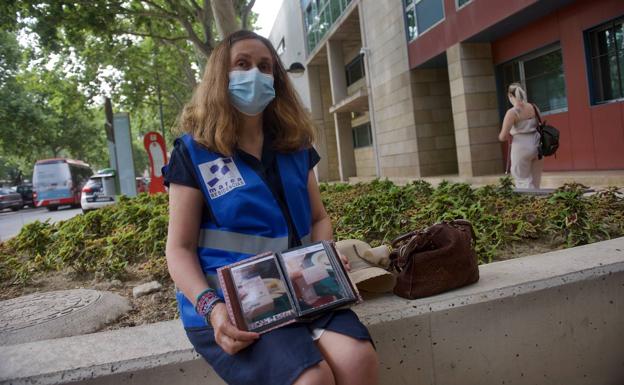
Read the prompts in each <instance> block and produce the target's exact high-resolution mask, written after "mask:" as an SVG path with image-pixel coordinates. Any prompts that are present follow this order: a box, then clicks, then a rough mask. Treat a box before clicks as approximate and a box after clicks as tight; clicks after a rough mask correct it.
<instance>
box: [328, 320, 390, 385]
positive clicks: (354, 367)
mask: <svg viewBox="0 0 624 385" xmlns="http://www.w3.org/2000/svg"><path fill="white" fill-rule="evenodd" d="M318 347H319V350H320V351H321V353H322V354H323V357H325V360H326V361H327V363H328V364H329V367H330V368H331V370H332V373H333V374H334V379H335V381H336V385H376V384H377V383H378V381H379V361H378V359H377V352H375V349H374V348H373V345H372V344H371V343H370V341H367V340H358V339H355V338H352V337H349V336H346V335H343V334H340V333H335V332H332V331H329V330H325V331H324V332H323V335H322V336H321V338H320V339H319V340H318Z"/></svg>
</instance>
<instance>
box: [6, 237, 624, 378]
mask: <svg viewBox="0 0 624 385" xmlns="http://www.w3.org/2000/svg"><path fill="white" fill-rule="evenodd" d="M355 310H356V312H357V313H358V314H359V316H360V318H361V319H362V320H363V322H364V323H365V324H367V325H368V327H369V328H370V331H371V334H372V335H373V338H374V340H375V344H376V346H377V349H378V352H379V356H380V359H381V373H382V381H381V383H382V384H419V385H420V384H444V385H448V384H451V385H452V384H462V385H466V384H501V383H505V384H531V385H534V384H566V385H574V384H587V385H590V384H591V385H600V384H613V385H618V384H621V383H622V381H623V379H624V238H618V239H615V240H611V241H606V242H600V243H595V244H593V245H587V246H583V247H578V248H574V249H567V250H560V251H556V252H551V253H546V254H542V255H536V256H531V257H525V258H520V259H514V260H509V261H505V262H497V263H492V264H489V265H484V266H481V280H480V281H479V282H478V283H477V284H475V285H472V286H469V287H466V288H462V289H459V290H455V291H452V292H448V293H444V294H442V295H438V296H434V297H429V298H424V299H420V300H414V301H408V300H404V299H402V298H399V297H395V296H391V295H386V296H380V297H377V298H372V299H370V300H368V301H366V302H365V303H364V304H362V305H360V306H358V307H357V308H355ZM74 382H78V383H80V384H90V385H91V384H163V385H164V384H176V383H180V384H182V383H184V384H222V383H223V382H222V381H221V380H220V379H219V378H218V377H217V376H216V375H215V373H214V372H213V371H212V370H211V369H210V367H209V366H208V365H207V364H206V363H204V362H203V361H202V360H201V359H200V358H198V356H197V355H196V354H195V353H194V352H193V350H192V348H191V346H190V344H189V343H188V342H187V340H186V336H185V334H184V331H183V330H182V328H181V326H180V324H179V321H169V322H162V323H158V324H153V325H147V326H143V327H135V328H128V329H121V330H116V331H109V332H103V333H95V334H89V335H83V336H77V337H68V338H61V339H55V340H47V341H39V342H34V343H26V344H20V345H10V346H3V347H0V384H64V383H74Z"/></svg>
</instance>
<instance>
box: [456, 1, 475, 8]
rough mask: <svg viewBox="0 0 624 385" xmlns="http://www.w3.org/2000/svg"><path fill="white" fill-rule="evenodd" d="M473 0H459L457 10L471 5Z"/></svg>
mask: <svg viewBox="0 0 624 385" xmlns="http://www.w3.org/2000/svg"><path fill="white" fill-rule="evenodd" d="M471 1H472V0H457V8H461V7H463V6H464V5H466V4H468V3H470V2H471Z"/></svg>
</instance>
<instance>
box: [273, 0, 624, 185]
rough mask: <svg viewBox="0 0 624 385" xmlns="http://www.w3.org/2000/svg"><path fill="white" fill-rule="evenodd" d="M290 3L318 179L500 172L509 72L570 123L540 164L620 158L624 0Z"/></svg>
mask: <svg viewBox="0 0 624 385" xmlns="http://www.w3.org/2000/svg"><path fill="white" fill-rule="evenodd" d="M284 4H285V5H284V6H283V7H287V6H288V7H290V11H289V14H290V16H289V17H288V20H289V23H293V22H292V20H294V19H295V18H297V21H298V23H299V28H293V29H292V30H291V31H289V32H288V33H287V34H286V36H285V39H286V41H288V40H289V39H290V40H292V41H295V42H296V41H297V39H298V41H299V42H300V43H301V42H302V41H304V42H305V43H304V44H305V48H304V49H303V50H302V51H304V52H305V59H304V63H303V64H305V66H306V72H305V76H304V80H303V81H301V84H300V85H299V87H298V90H299V92H300V93H301V94H302V99H304V100H305V102H306V105H307V106H308V108H309V109H310V112H311V114H312V117H313V119H314V121H315V123H316V124H317V127H318V129H319V138H318V141H317V147H318V150H319V152H320V153H321V156H322V158H323V160H322V162H321V164H319V167H318V170H317V172H318V176H319V179H320V180H348V179H349V178H352V177H371V176H372V177H375V176H378V177H389V178H396V177H408V178H417V177H428V176H442V175H459V176H460V177H466V178H470V177H475V176H481V175H490V174H500V173H502V172H503V171H504V169H505V162H506V157H507V149H506V145H501V143H500V142H498V139H497V135H498V132H499V130H500V124H501V121H502V117H503V115H504V112H505V111H506V109H507V108H509V104H508V101H507V97H506V89H507V86H508V85H509V84H510V83H512V82H520V83H522V84H523V85H524V86H525V88H526V89H527V93H528V98H529V100H530V101H532V102H534V103H536V104H537V105H538V106H539V107H540V109H541V110H542V112H543V118H544V119H545V120H547V121H548V122H549V123H550V124H552V125H554V126H556V127H557V128H559V130H560V131H561V140H560V149H559V151H558V152H557V155H556V157H549V158H547V159H546V161H545V170H557V171H573V170H590V171H591V170H614V169H624V153H623V150H624V1H621V0H576V1H573V0H507V1H498V0H402V1H401V0H300V1H299V2H295V1H294V0H291V1H289V0H286V1H285V2H284ZM286 4H289V5H286ZM297 7H299V9H298V10H297V13H296V14H295V13H294V11H293V8H297ZM278 23H279V21H278V22H276V26H277V25H278ZM274 30H275V28H274ZM290 34H299V37H298V38H294V37H290V36H289V35H290ZM278 35H279V34H278ZM277 38H278V37H274V36H272V39H277ZM274 44H278V43H276V42H275V41H274ZM286 46H287V47H288V45H286ZM301 48H303V47H301ZM294 51H296V49H294ZM285 64H286V65H287V66H288V63H285Z"/></svg>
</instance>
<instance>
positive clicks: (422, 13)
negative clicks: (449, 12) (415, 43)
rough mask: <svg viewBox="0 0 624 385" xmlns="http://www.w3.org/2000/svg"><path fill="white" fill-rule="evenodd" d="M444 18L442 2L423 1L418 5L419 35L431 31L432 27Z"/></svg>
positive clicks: (435, 0)
mask: <svg viewBox="0 0 624 385" xmlns="http://www.w3.org/2000/svg"><path fill="white" fill-rule="evenodd" d="M442 18H444V9H443V7H442V0H422V1H421V2H419V3H418V4H416V24H417V25H418V34H421V33H422V32H424V31H426V30H427V29H429V28H430V27H431V26H432V25H434V24H435V23H437V22H438V21H440V20H442Z"/></svg>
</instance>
